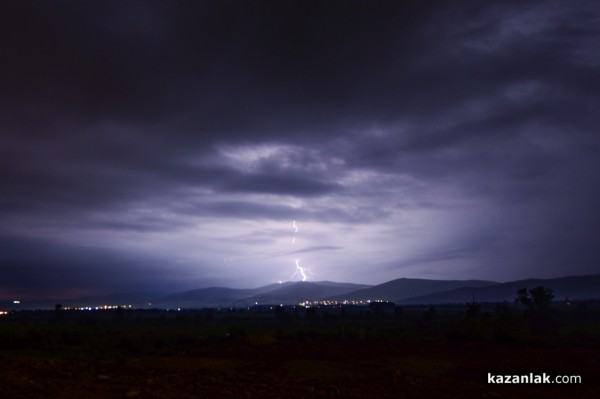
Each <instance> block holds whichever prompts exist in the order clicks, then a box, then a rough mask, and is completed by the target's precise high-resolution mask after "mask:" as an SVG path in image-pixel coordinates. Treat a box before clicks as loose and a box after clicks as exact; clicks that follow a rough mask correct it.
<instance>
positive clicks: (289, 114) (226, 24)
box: [0, 1, 600, 284]
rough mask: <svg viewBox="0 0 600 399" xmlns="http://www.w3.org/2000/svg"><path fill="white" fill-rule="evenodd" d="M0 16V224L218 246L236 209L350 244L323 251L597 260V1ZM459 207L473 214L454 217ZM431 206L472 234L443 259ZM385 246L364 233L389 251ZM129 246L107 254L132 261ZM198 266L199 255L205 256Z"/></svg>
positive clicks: (135, 5)
mask: <svg viewBox="0 0 600 399" xmlns="http://www.w3.org/2000/svg"><path fill="white" fill-rule="evenodd" d="M0 11H1V12H0V51H1V52H2V57H1V59H0V72H1V73H0V92H1V93H2V94H1V95H0V135H1V140H0V183H1V185H2V195H1V196H0V224H1V225H2V226H1V227H0V230H1V231H2V232H3V233H4V234H6V235H15V236H18V235H25V236H36V237H38V236H40V235H42V236H43V235H44V234H47V235H49V236H45V237H43V240H42V241H43V242H44V243H45V244H44V245H52V244H51V242H52V240H57V239H58V238H60V237H62V236H63V235H67V233H69V234H68V237H78V235H79V234H78V232H79V233H81V234H80V235H82V236H85V234H83V233H84V232H114V233H115V234H128V233H131V234H133V233H137V234H140V236H139V237H140V239H141V237H146V236H145V235H144V234H151V235H152V234H164V236H161V237H162V238H164V241H168V240H167V239H166V238H165V237H167V236H168V235H169V234H168V233H169V232H172V233H173V235H177V234H180V235H181V237H182V240H183V239H184V238H183V237H187V236H188V235H189V234H191V233H190V232H189V231H190V230H191V231H194V230H193V227H194V226H196V227H197V226H200V227H198V229H200V230H202V229H204V227H202V226H204V225H205V222H204V221H205V219H211V220H215V221H216V222H215V223H216V225H217V226H219V227H218V228H221V229H223V231H220V233H222V235H223V236H225V237H230V239H231V237H235V236H240V235H241V233H240V232H234V227H232V226H234V224H233V221H234V220H237V219H239V220H244V221H253V220H254V221H257V220H261V221H265V220H275V221H280V222H283V221H285V220H292V219H294V218H296V219H299V220H303V221H310V222H311V223H313V222H320V223H322V224H325V223H327V224H329V225H335V224H344V225H347V226H354V227H356V229H357V230H358V231H362V234H363V235H364V237H363V239H359V238H357V237H355V238H354V239H355V240H356V245H331V247H338V246H343V247H344V248H348V247H351V248H354V247H361V245H363V244H362V242H364V241H368V236H369V235H373V236H375V235H377V234H378V233H377V232H376V231H375V230H377V229H379V228H380V226H381V225H382V224H385V223H388V224H390V225H393V226H409V227H406V228H407V229H408V228H410V229H413V228H414V229H415V231H418V232H419V231H431V232H432V233H431V234H425V235H424V236H423V238H422V240H423V242H424V243H429V244H430V246H429V247H427V245H425V244H424V245H425V249H423V248H418V250H417V249H415V248H416V247H415V248H403V251H408V252H410V251H411V250H412V251H413V252H410V253H408V252H407V253H404V254H403V255H401V254H399V255H396V256H404V258H403V259H400V260H399V261H398V262H397V263H396V264H397V265H412V264H415V263H426V262H427V260H428V259H429V260H431V261H443V260H460V259H461V258H464V259H470V258H472V257H474V256H479V257H481V259H485V260H486V262H487V263H486V264H490V265H491V264H495V263H494V262H496V263H497V264H500V263H502V262H505V263H509V264H511V266H507V267H505V269H503V270H504V271H503V272H493V273H492V272H489V269H491V268H492V266H487V269H486V267H482V268H481V270H484V271H485V272H482V273H483V274H481V275H479V276H478V277H486V278H492V277H494V276H496V277H498V278H505V277H506V278H511V276H512V275H513V274H512V273H517V271H518V270H519V268H521V269H522V268H523V267H529V268H531V270H532V272H531V273H530V274H531V275H535V274H536V273H537V272H543V271H544V267H545V266H544V265H545V264H548V263H549V260H550V263H552V264H553V265H554V266H552V272H551V274H555V275H558V274H564V273H563V272H562V271H564V270H566V269H567V268H569V267H575V268H576V270H577V271H581V272H584V271H585V272H588V271H591V270H592V269H593V268H594V267H597V266H594V265H597V262H598V254H597V251H596V250H595V249H594V248H595V244H594V240H593V239H592V238H591V237H596V236H598V235H599V234H600V229H599V227H598V226H599V224H598V222H599V220H598V219H599V212H598V211H597V207H596V205H595V204H597V203H598V202H599V201H600V190H598V188H597V184H595V178H596V177H597V176H598V174H600V161H598V159H600V157H598V155H599V153H600V142H599V141H598V136H597V134H596V133H595V131H596V130H597V126H598V125H599V124H600V119H599V117H598V114H597V112H596V110H597V109H598V108H599V107H600V94H599V93H600V77H599V75H598V67H599V65H600V58H599V57H598V56H597V50H596V47H597V43H598V41H599V40H600V31H599V29H598V28H597V27H598V20H599V16H600V11H599V7H598V5H597V4H596V3H595V2H592V1H589V2H588V1H580V2H569V3H566V2H552V1H551V2H527V3H508V2H485V3H482V2H476V1H473V2H461V3H460V4H457V3H455V2H435V3H433V2H420V3H418V4H417V3H410V4H407V3H401V2H379V1H373V2H358V1H357V2H354V1H350V2H333V1H332V2H328V1H326V2H322V1H319V2H281V1H273V2H268V1H267V2H223V1H203V2H192V1H189V2H188V1H174V2H160V1H143V2H141V1H140V2H135V1H130V2H119V1H108V2H68V1H58V2H51V3H48V2H42V1H26V2H8V3H5V4H2V6H1V10H0ZM475 205H477V206H480V207H481V208H482V209H485V210H486V217H487V219H485V220H483V221H482V219H483V218H481V217H479V218H478V217H475V216H471V215H469V214H468V212H467V211H466V210H468V209H469V208H476V206H475ZM421 211H422V212H425V213H426V216H425V214H421V213H419V212H421ZM427 212H429V213H427ZM435 212H442V213H443V215H444V216H446V215H450V214H460V215H463V222H464V224H465V225H468V226H471V227H472V230H473V231H469V232H468V233H467V232H465V233H464V236H463V237H462V238H461V239H462V240H463V241H462V242H460V243H456V245H453V246H452V248H461V249H460V250H458V249H457V250H454V249H452V250H447V245H446V246H445V247H444V245H442V244H439V245H438V243H437V241H436V242H434V241H431V242H430V241H428V240H430V239H431V237H430V236H432V235H436V234H437V231H438V230H440V229H447V231H448V232H447V237H445V238H444V239H442V238H439V241H453V240H454V238H453V237H454V230H453V228H454V226H450V227H448V226H446V225H444V223H445V222H441V221H440V220H445V219H444V218H443V217H441V214H439V213H435ZM413 214H417V215H419V216H418V217H420V218H422V219H418V222H413V221H412V219H411V217H412V216H411V215H413ZM415 217H416V216H415ZM488 219H489V220H488ZM433 221H435V223H438V224H435V223H434V222H433ZM484 222H485V223H484ZM206 223H207V222H206ZM410 223H416V224H417V225H418V227H415V226H412V225H411V224H410ZM361 226H362V227H361ZM212 228H215V227H212ZM465 228H466V227H465ZM275 230H276V229H275ZM275 230H274V231H275ZM315 230H317V229H315ZM346 230H348V229H340V231H346ZM202 231H204V230H202ZM377 231H379V230H377ZM410 231H412V230H410ZM337 233H339V231H337ZM337 233H336V234H337ZM277 234H279V233H277V232H273V233H272V234H270V235H267V237H263V238H261V243H265V245H266V243H271V241H269V240H272V239H273V238H274V237H276V235H277ZM320 234H321V237H322V239H323V240H326V239H328V238H331V239H332V240H333V239H334V238H335V239H337V237H338V236H337V235H336V234H334V233H330V234H329V235H327V234H326V233H325V232H320ZM477 236H481V237H491V238H490V239H489V240H487V241H485V242H483V243H479V244H477V245H475V244H473V242H474V241H476V239H475V238H473V237H477ZM178 237H179V236H178ZM395 237H396V236H395V234H391V235H390V236H389V237H387V238H381V242H385V243H386V245H387V247H389V248H395V247H396V238H395ZM436 237H437V236H436ZM38 238H39V237H38ZM78 239H81V238H78ZM94 239H98V237H97V236H95V235H94ZM74 240H75V241H77V240H76V239H74ZM90 240H91V239H90ZM114 240H115V241H118V240H117V238H114ZM248 240H250V238H248ZM436 240H438V238H436ZM174 241H177V240H174ZM36 242H37V241H36ZM247 242H250V241H247ZM334 242H335V241H334ZM335 243H337V242H335ZM525 243H527V244H525ZM75 244H76V243H75V242H74V243H73V245H75ZM113 244H114V245H117V244H116V243H113ZM313 244H314V243H313ZM321 244H324V243H321ZM28 245H29V246H28V248H30V249H28V252H29V253H32V254H35V253H36V251H35V248H36V244H34V243H30V244H28ZM40 245H41V244H40ZM57 245H58V244H57ZM173 245H174V244H173ZM177 245H179V244H177ZM415 245H417V244H415ZM108 247H110V245H109V246H108ZM190 247H192V246H191V244H190ZM223 247H224V248H228V247H227V245H223ZM308 247H315V245H312V244H311V245H308V244H307V248H308ZM40 248H41V247H40ZM202 248H204V247H202ZM103 250H105V251H106V252H107V254H110V253H112V251H113V250H112V249H110V248H109V249H106V248H105V249H103ZM223 250H224V249H223ZM44 251H45V250H44V249H40V251H39V255H38V257H40V258H41V257H43V256H45V255H44V254H45V252H44ZM115 251H116V250H115ZM136 251H139V249H136V250H134V249H130V251H129V252H128V251H125V252H127V253H128V255H127V256H129V258H127V260H122V261H121V260H119V261H118V262H117V261H116V260H115V262H117V263H119V264H128V263H132V264H134V263H135V262H136V259H138V258H137V257H136V255H135V254H134V253H135V252H136ZM185 251H188V252H187V253H188V255H189V256H190V257H194V256H198V255H196V254H195V253H194V252H193V250H191V249H189V248H187V249H185V250H184V249H183V248H182V249H181V252H185ZM198 251H200V252H201V251H206V252H205V253H206V254H208V253H209V252H210V251H208V250H205V249H202V250H198ZM279 251H280V252H281V250H279ZM298 251H299V253H301V252H302V251H303V249H302V248H300V249H298ZM448 251H449V252H448ZM502 251H504V253H503V252H502ZM17 252H18V251H13V252H11V253H13V254H14V256H13V257H12V258H11V259H12V260H11V261H10V262H13V263H11V264H14V262H17V260H18V259H17V258H18V257H17V256H16V254H17ZM173 252H174V253H177V252H178V251H177V250H175V249H173ZM424 252H427V253H424ZM508 252H510V254H511V256H509V257H508V258H507V257H506V256H507V255H506V253H508ZM58 253H60V256H59V255H56V261H53V262H51V263H47V264H48V268H50V269H53V268H59V269H60V266H58V265H59V264H63V263H61V262H62V261H64V264H68V265H75V264H78V262H77V261H75V259H79V258H80V257H79V255H78V252H77V251H75V252H72V251H71V252H70V251H67V250H60V251H58ZM192 254H193V255H194V256H192ZM428 254H429V255H428ZM439 254H450V255H449V256H448V257H447V259H446V258H444V256H446V255H443V256H441V255H439ZM499 254H500V255H499ZM171 255H172V254H171ZM171 255H168V256H167V255H164V256H165V257H166V258H169V259H171V258H170V256H171ZM11 256H12V255H11ZM32 256H33V255H32ZM82 256H83V255H82ZM107 256H108V255H107ZM156 256H159V257H160V255H159V254H156ZM206 256H207V257H206V261H204V260H203V261H202V262H200V261H198V262H200V263H202V264H212V263H211V262H215V259H213V258H212V257H211V256H212V255H211V256H209V255H206ZM139 257H140V259H142V258H144V257H143V256H142V255H139ZM198 258H202V257H201V256H198ZM500 258H502V260H498V259H500ZM119 259H121V258H119ZM194 259H196V260H197V258H194ZM202 259H204V258H202ZM490 259H491V261H489V260H490ZM30 261H31V262H30ZM30 261H29V260H28V261H27V262H29V263H27V262H25V263H26V264H28V265H29V264H34V263H35V262H34V260H33V259H31V260H30ZM7 262H8V260H7ZM165 262H166V261H165ZM386 262H388V259H385V260H384V259H382V260H381V261H380V262H379V263H381V264H384V263H386ZM25 263H23V264H25ZM167 263H168V262H167ZM374 263H378V262H377V261H374ZM574 263H576V264H577V265H575V266H572V265H573V264H574ZM389 264H394V262H389ZM561 265H562V266H561ZM69 267H70V266H69ZM103 267H104V266H101V265H100V263H93V264H90V265H89V266H87V267H85V269H86V270H90V272H91V271H92V270H94V273H96V271H97V270H100V269H102V268H103ZM174 267H176V266H174ZM207 267H208V266H207ZM30 268H31V267H30V266H27V267H25V268H24V269H23V270H25V269H27V270H29V269H30ZM73 268H76V266H73ZM214 268H216V266H215V267H214ZM125 269H127V268H125ZM134 269H135V270H138V269H136V268H134ZM134 269H132V271H131V272H124V273H127V275H128V276H132V278H133V276H134V275H135V273H137V271H134ZM209 272H210V270H209V269H207V268H201V271H199V272H198V273H200V274H202V273H205V275H203V278H206V279H208V278H209V277H208V275H209V274H210V273H209ZM488 272H489V273H488ZM40 273H42V271H41V270H38V269H36V270H33V269H31V275H34V276H39V275H40ZM82 273H83V272H82ZM215 273H216V272H215ZM224 273H225V274H226V273H230V272H224ZM443 273H445V272H443ZM443 273H442V275H443ZM485 273H488V274H487V275H484V274H485ZM448 275H449V274H448ZM24 276H25V275H22V276H21V277H19V278H20V279H25V277H24ZM487 276H491V277H487ZM226 278H229V277H226ZM232 278H233V277H232ZM356 278H357V279H360V278H361V275H360V271H357V272H356ZM17 280H19V279H18V278H16V277H15V278H14V279H13V280H11V281H13V282H14V283H15V284H16V282H17ZM39 281H42V280H39ZM74 281H75V280H74ZM82 281H83V280H82ZM85 281H88V280H85ZM32 284H33V283H32ZM36 284H37V283H36ZM40 284H41V283H40Z"/></svg>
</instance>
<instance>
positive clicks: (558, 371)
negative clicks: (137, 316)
mask: <svg viewBox="0 0 600 399" xmlns="http://www.w3.org/2000/svg"><path fill="white" fill-rule="evenodd" d="M599 355H600V351H599V349H598V348H590V347H573V346H569V347H554V348H551V347H516V346H515V347H513V346H503V345H489V344H465V345H460V346H451V345H448V344H441V343H440V344H425V343H423V344H415V343H411V344H408V343H405V344H403V343H390V342H369V341H355V342H352V341H347V342H308V343H298V342H262V343H261V342H250V343H249V342H245V343H228V344H223V345H218V346H215V347H210V348H204V349H202V350H196V351H195V352H192V353H181V354H179V355H176V356H169V357H159V356H155V357H145V358H127V357H121V358H115V359H112V360H102V361H101V360H90V359H67V358H61V357H56V356H54V357H50V356H42V355H35V356H32V355H28V356H25V355H11V356H4V357H3V358H0V361H1V373H0V397H1V398H5V399H10V398H421V397H427V398H458V397H460V398H544V399H548V398H581V399H584V398H594V399H596V398H600V356H599ZM488 372H491V373H494V374H521V373H527V374H528V373H530V372H532V373H542V372H546V373H551V374H554V375H581V376H582V383H581V384H578V385H558V384H552V385H534V384H528V385H494V384H488V383H487V373H488Z"/></svg>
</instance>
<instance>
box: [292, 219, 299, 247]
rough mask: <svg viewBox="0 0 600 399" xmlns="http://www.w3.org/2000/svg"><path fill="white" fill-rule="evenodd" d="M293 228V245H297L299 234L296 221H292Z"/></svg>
mask: <svg viewBox="0 0 600 399" xmlns="http://www.w3.org/2000/svg"><path fill="white" fill-rule="evenodd" d="M292 227H293V228H294V238H292V244H295V243H296V233H297V232H298V230H299V229H298V226H296V221H295V220H293V221H292Z"/></svg>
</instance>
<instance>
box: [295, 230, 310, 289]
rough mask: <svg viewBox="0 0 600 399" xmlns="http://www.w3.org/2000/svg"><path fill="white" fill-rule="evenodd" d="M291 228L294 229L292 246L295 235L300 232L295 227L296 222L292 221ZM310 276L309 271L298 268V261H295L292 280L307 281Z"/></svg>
mask: <svg viewBox="0 0 600 399" xmlns="http://www.w3.org/2000/svg"><path fill="white" fill-rule="evenodd" d="M292 227H293V229H294V238H292V244H295V243H296V233H297V232H298V231H299V230H300V229H299V228H298V226H297V225H296V221H295V220H292ZM311 276H312V273H311V272H310V270H308V269H306V268H304V267H302V266H300V259H296V271H294V274H293V275H292V279H293V278H295V277H301V278H302V281H306V280H308V279H309V278H310V277H311Z"/></svg>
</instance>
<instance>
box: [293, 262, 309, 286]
mask: <svg viewBox="0 0 600 399" xmlns="http://www.w3.org/2000/svg"><path fill="white" fill-rule="evenodd" d="M299 263H300V259H296V271H295V272H294V274H293V275H292V278H294V277H296V276H298V275H300V276H302V281H306V279H307V278H308V276H307V275H306V273H307V272H308V271H307V270H304V268H303V267H302V266H300V265H299Z"/></svg>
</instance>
